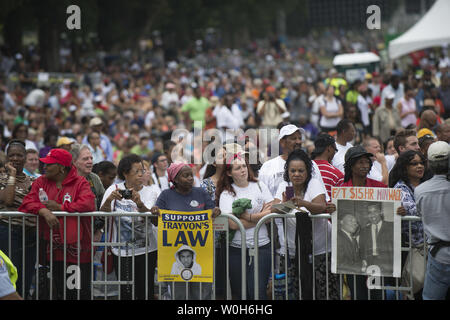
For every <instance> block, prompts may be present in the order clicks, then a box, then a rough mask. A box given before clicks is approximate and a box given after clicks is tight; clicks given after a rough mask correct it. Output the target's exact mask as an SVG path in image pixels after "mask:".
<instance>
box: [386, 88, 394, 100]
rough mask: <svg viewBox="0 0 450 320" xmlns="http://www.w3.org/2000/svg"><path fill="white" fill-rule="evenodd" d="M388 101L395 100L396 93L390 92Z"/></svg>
mask: <svg viewBox="0 0 450 320" xmlns="http://www.w3.org/2000/svg"><path fill="white" fill-rule="evenodd" d="M386 99H389V100H392V99H395V93H394V92H392V91H390V90H389V91H388V92H387V93H386Z"/></svg>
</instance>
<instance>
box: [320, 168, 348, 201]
mask: <svg viewBox="0 0 450 320" xmlns="http://www.w3.org/2000/svg"><path fill="white" fill-rule="evenodd" d="M313 161H314V162H315V163H316V164H317V166H318V167H319V170H320V174H321V175H322V180H323V183H324V185H325V188H326V189H327V192H328V195H329V196H330V198H331V187H337V186H339V185H340V184H341V183H342V182H344V174H343V173H342V172H341V170H339V169H338V168H336V167H334V166H333V165H331V164H330V163H329V162H328V161H326V160H313Z"/></svg>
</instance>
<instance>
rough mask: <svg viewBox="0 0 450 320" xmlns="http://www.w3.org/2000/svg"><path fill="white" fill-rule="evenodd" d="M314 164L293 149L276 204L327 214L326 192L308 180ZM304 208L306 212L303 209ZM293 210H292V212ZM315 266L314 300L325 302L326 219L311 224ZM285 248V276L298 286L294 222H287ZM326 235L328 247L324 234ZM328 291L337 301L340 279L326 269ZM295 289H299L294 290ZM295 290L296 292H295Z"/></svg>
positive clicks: (329, 259)
mask: <svg viewBox="0 0 450 320" xmlns="http://www.w3.org/2000/svg"><path fill="white" fill-rule="evenodd" d="M312 170H313V165H312V162H311V160H310V159H309V157H308V155H307V154H306V153H305V152H303V150H294V151H293V152H292V153H291V154H289V156H288V158H287V160H286V164H285V172H284V181H283V182H282V183H281V184H280V185H279V186H278V189H277V193H276V196H275V202H281V201H282V202H286V201H288V200H291V201H292V202H293V203H294V204H295V205H296V206H297V207H299V208H301V209H302V210H303V211H308V212H311V213H313V214H320V213H324V212H325V211H326V208H327V205H326V201H325V193H323V190H322V188H321V186H320V184H319V183H318V181H317V180H315V179H311V176H312ZM305 209H306V210H305ZM292 211H294V210H292ZM314 222H315V223H314V259H315V261H314V263H315V264H314V266H315V269H316V270H315V280H316V295H315V298H316V299H317V300H326V299H327V292H326V290H327V282H326V277H327V272H326V264H327V259H326V251H328V264H329V265H330V264H331V243H330V241H331V224H330V222H329V221H328V220H327V219H317V220H316V221H314ZM286 232H287V247H288V253H289V262H288V274H289V275H291V276H293V277H294V279H295V280H296V281H294V284H295V285H298V274H295V268H294V266H295V250H296V246H295V234H296V219H295V218H288V219H286ZM325 232H327V233H328V244H326V235H325ZM328 289H329V296H328V298H329V299H330V300H338V299H339V279H338V277H337V276H336V275H335V274H332V273H331V270H330V269H329V270H328ZM297 290H298V288H297ZM297 290H296V291H297Z"/></svg>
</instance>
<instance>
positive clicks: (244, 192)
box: [219, 182, 273, 248]
mask: <svg viewBox="0 0 450 320" xmlns="http://www.w3.org/2000/svg"><path fill="white" fill-rule="evenodd" d="M258 185H259V186H258ZM232 187H233V189H234V191H235V192H236V195H235V196H233V195H232V194H231V193H230V192H228V191H224V192H222V194H221V195H220V200H219V208H220V211H221V212H227V213H231V212H232V211H233V202H234V200H237V199H242V198H247V199H250V200H251V201H252V208H251V209H247V212H248V213H249V214H254V213H259V212H261V209H262V208H263V205H264V204H265V203H268V202H270V201H272V200H273V197H272V195H271V194H270V191H269V189H268V188H267V186H266V185H265V184H264V183H263V182H259V183H256V182H250V183H249V185H248V186H247V187H246V188H239V187H238V186H236V185H235V184H234V183H233V184H232ZM254 232H255V228H254V227H252V228H249V229H246V230H245V236H246V240H247V241H246V243H247V248H253V247H254V246H255V240H254V238H253V236H254ZM269 242H270V238H269V235H268V233H267V227H265V226H262V227H261V229H260V230H259V238H258V245H259V247H261V246H264V245H266V244H268V243H269ZM231 246H232V247H237V248H240V247H241V231H240V230H239V229H238V230H237V231H236V233H235V234H234V238H233V240H232V241H231Z"/></svg>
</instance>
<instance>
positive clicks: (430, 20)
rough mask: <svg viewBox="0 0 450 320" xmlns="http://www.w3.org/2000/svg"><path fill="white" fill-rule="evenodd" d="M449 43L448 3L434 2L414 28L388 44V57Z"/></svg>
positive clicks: (449, 19) (444, 0) (446, 1)
mask: <svg viewBox="0 0 450 320" xmlns="http://www.w3.org/2000/svg"><path fill="white" fill-rule="evenodd" d="M445 43H450V1H449V0H436V2H435V3H434V5H433V6H432V7H431V8H430V10H428V12H427V13H426V14H425V15H424V16H423V17H422V19H420V20H419V21H418V22H417V23H416V24H415V25H414V26H412V27H411V28H410V29H409V30H408V31H406V32H405V33H404V34H403V35H401V36H400V37H398V38H397V39H395V40H392V41H391V42H390V43H389V57H390V58H391V59H396V58H398V57H401V56H403V55H405V54H408V53H410V52H414V51H417V50H421V49H425V48H430V47H435V46H440V45H443V44H445Z"/></svg>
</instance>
